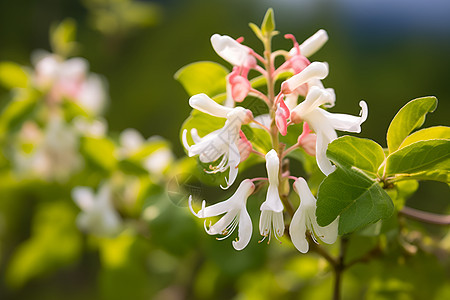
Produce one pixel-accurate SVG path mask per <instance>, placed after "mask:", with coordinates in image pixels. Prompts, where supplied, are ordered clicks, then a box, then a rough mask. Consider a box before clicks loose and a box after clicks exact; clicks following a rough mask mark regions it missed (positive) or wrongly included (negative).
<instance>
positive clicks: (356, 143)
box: [327, 136, 385, 177]
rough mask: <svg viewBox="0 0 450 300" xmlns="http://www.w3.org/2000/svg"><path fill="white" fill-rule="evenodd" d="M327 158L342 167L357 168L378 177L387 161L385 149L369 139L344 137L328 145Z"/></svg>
mask: <svg viewBox="0 0 450 300" xmlns="http://www.w3.org/2000/svg"><path fill="white" fill-rule="evenodd" d="M327 156H328V158H329V159H331V160H332V161H333V162H334V163H335V164H337V165H338V166H341V167H356V168H358V169H359V170H362V171H364V172H366V173H368V175H369V176H371V177H377V171H378V168H379V167H380V165H381V164H382V163H383V161H384V160H385V156H384V152H383V148H382V147H381V146H380V145H378V144H377V143H375V142H374V141H372V140H369V139H362V138H357V137H354V136H343V137H340V138H338V139H336V140H334V141H333V142H332V143H330V144H329V145H328V149H327Z"/></svg>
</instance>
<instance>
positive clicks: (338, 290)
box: [333, 236, 348, 300]
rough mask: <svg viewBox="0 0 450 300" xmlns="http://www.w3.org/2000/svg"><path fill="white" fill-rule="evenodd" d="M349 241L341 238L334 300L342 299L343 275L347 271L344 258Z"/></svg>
mask: <svg viewBox="0 0 450 300" xmlns="http://www.w3.org/2000/svg"><path fill="white" fill-rule="evenodd" d="M347 243H348V239H347V238H346V237H344V236H343V237H341V247H340V251H339V257H338V259H337V262H336V264H335V265H334V289H333V300H339V299H341V285H342V273H343V272H344V270H345V264H344V258H345V252H346V251H347Z"/></svg>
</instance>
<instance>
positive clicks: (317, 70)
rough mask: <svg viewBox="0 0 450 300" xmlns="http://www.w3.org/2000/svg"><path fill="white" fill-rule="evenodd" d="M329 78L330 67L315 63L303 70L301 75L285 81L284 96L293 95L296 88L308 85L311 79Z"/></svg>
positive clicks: (282, 88) (282, 87)
mask: <svg viewBox="0 0 450 300" xmlns="http://www.w3.org/2000/svg"><path fill="white" fill-rule="evenodd" d="M327 76H328V66H327V64H325V63H321V62H313V63H311V64H310V65H309V66H307V67H306V68H304V69H303V71H301V72H300V73H298V74H296V75H294V76H292V77H291V78H289V79H288V80H286V81H284V82H283V84H282V85H281V90H282V92H283V94H285V95H287V94H290V93H292V92H293V91H294V90H295V89H296V88H298V87H299V86H301V85H302V84H305V83H307V82H308V81H310V80H311V79H324V78H325V77H327Z"/></svg>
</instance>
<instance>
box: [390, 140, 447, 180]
mask: <svg viewBox="0 0 450 300" xmlns="http://www.w3.org/2000/svg"><path fill="white" fill-rule="evenodd" d="M433 170H447V171H448V170H450V140H445V139H442V140H429V141H420V142H416V143H413V144H411V145H408V146H406V147H404V148H402V149H400V150H397V151H395V152H394V153H391V155H389V156H388V158H387V161H386V172H385V173H386V176H392V175H395V174H415V173H420V172H430V171H433Z"/></svg>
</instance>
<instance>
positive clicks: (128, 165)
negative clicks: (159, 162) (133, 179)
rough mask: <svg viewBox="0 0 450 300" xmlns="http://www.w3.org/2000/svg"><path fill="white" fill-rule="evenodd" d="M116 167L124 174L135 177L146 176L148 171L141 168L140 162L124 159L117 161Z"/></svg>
mask: <svg viewBox="0 0 450 300" xmlns="http://www.w3.org/2000/svg"><path fill="white" fill-rule="evenodd" d="M118 167H119V169H120V170H121V171H122V172H124V173H126V174H130V175H136V176H141V175H145V176H146V175H148V171H147V170H146V169H145V168H144V167H143V166H142V164H141V163H140V162H137V161H134V160H131V159H124V160H121V161H119V164H118Z"/></svg>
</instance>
